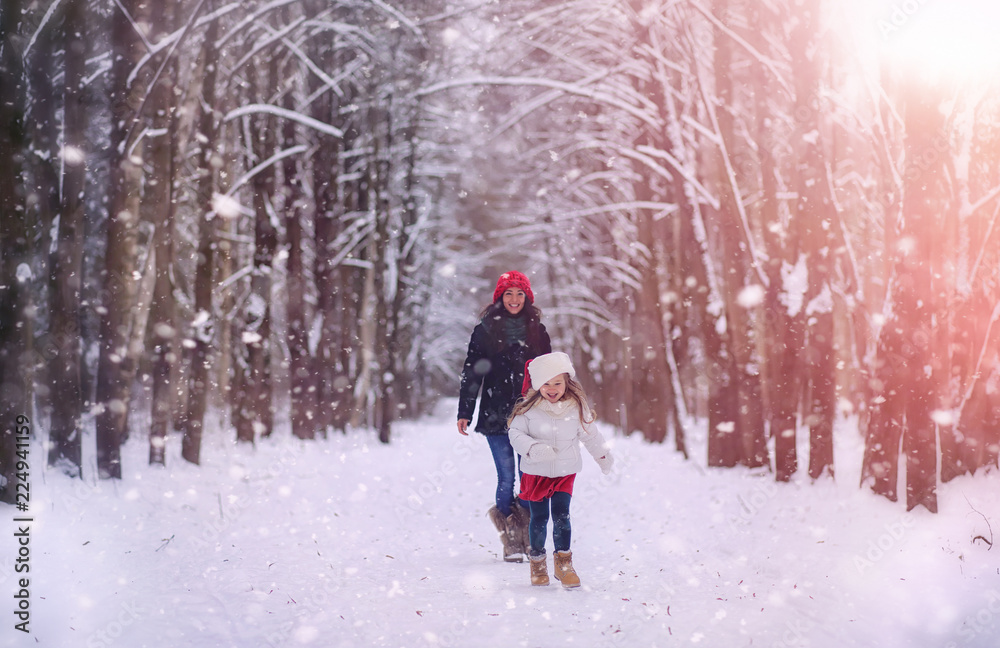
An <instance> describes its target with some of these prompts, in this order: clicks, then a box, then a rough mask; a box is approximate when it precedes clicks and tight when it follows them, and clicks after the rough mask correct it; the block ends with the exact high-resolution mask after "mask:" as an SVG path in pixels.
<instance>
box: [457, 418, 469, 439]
mask: <svg viewBox="0 0 1000 648" xmlns="http://www.w3.org/2000/svg"><path fill="white" fill-rule="evenodd" d="M468 429H469V419H458V433H459V434H461V435H463V436H469V433H468V432H467V430H468Z"/></svg>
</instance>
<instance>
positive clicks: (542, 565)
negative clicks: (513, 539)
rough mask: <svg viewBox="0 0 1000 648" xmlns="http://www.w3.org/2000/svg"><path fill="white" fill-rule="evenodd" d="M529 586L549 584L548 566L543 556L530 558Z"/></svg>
mask: <svg viewBox="0 0 1000 648" xmlns="http://www.w3.org/2000/svg"><path fill="white" fill-rule="evenodd" d="M529 562H531V584H532V585H548V584H549V566H548V565H547V564H546V562H545V554H542V555H540V556H531V560H530V561H529Z"/></svg>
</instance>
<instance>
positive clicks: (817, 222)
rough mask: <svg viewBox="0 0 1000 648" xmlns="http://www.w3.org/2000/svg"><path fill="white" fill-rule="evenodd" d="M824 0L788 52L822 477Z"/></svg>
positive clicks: (828, 359)
mask: <svg viewBox="0 0 1000 648" xmlns="http://www.w3.org/2000/svg"><path fill="white" fill-rule="evenodd" d="M819 5H820V3H819V2H809V3H804V4H803V5H802V6H800V7H799V20H798V21H797V23H796V25H795V26H794V27H793V29H792V34H791V38H790V39H789V52H790V55H791V57H792V60H793V61H798V62H799V65H798V66H797V67H796V75H795V80H796V83H795V112H794V115H795V116H796V130H795V133H794V137H793V141H795V142H799V143H800V146H802V147H803V149H802V152H801V154H800V155H799V156H798V159H799V164H798V165H797V169H798V177H797V194H798V200H797V201H796V205H795V213H794V215H793V218H794V219H795V222H796V223H797V224H798V226H799V227H801V232H802V237H801V242H802V254H803V255H804V259H805V262H806V265H807V267H808V269H809V286H808V290H807V291H806V294H805V296H804V299H805V301H806V304H804V305H803V308H804V311H803V312H802V313H800V314H799V318H801V319H802V320H803V329H804V331H805V334H806V339H805V347H804V349H803V351H804V353H803V356H804V357H803V365H804V366H803V369H804V373H803V378H804V380H803V381H802V383H803V384H805V385H808V388H809V389H808V397H807V398H806V399H805V405H806V407H805V423H806V424H807V425H808V426H809V476H810V477H812V478H813V479H818V478H819V477H820V476H821V475H822V474H824V473H829V474H831V475H832V473H833V418H834V414H835V412H836V398H837V394H836V377H835V365H836V357H835V350H834V330H833V290H832V286H831V278H832V277H833V264H834V263H835V261H836V254H835V252H834V250H835V247H836V246H835V241H834V239H833V236H832V232H833V230H834V225H835V218H836V215H835V214H834V206H833V197H832V196H830V195H829V192H828V187H829V186H830V182H829V181H828V179H827V171H826V162H825V160H824V156H823V150H822V148H821V143H822V141H823V138H822V137H821V136H820V134H821V133H823V132H825V131H826V129H825V128H824V124H823V120H822V113H821V105H820V101H821V100H820V76H821V67H820V66H821V64H822V60H821V57H820V54H819V53H815V52H817V50H821V47H820V43H819V42H818V41H819V38H820V34H819V23H820V16H819V13H820V11H821V8H820V6H819Z"/></svg>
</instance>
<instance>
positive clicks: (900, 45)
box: [873, 0, 1000, 82]
mask: <svg viewBox="0 0 1000 648" xmlns="http://www.w3.org/2000/svg"><path fill="white" fill-rule="evenodd" d="M873 4H874V6H875V7H877V8H876V9H875V12H876V15H875V17H874V28H875V36H876V38H877V40H878V41H879V46H880V49H881V50H882V51H883V53H884V54H885V55H886V56H887V57H888V61H889V62H890V63H892V64H894V65H898V66H900V67H901V68H902V69H905V70H909V71H910V73H912V74H916V75H919V76H921V77H924V78H925V79H927V80H929V81H948V80H953V81H958V82H968V81H972V82H979V81H992V80H994V79H996V78H997V73H998V71H1000V47H997V39H998V34H997V28H998V26H1000V2H997V0H888V1H887V0H879V2H876V3H873Z"/></svg>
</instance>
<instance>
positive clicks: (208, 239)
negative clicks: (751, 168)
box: [181, 0, 219, 464]
mask: <svg viewBox="0 0 1000 648" xmlns="http://www.w3.org/2000/svg"><path fill="white" fill-rule="evenodd" d="M213 4H214V2H213V0H209V5H213ZM211 11H212V7H211V6H209V7H208V8H206V13H211ZM218 33H219V22H218V20H213V21H212V23H211V24H210V25H209V27H208V30H207V32H206V34H205V44H204V50H203V56H204V70H205V76H204V81H203V84H202V105H203V109H202V114H201V119H200V122H199V128H198V131H199V134H200V135H201V137H202V138H203V139H202V142H201V147H202V148H201V155H200V165H199V168H200V170H201V177H200V178H199V179H198V209H199V212H200V213H201V214H202V216H201V223H200V225H199V236H198V263H197V267H196V270H195V286H194V310H195V320H194V322H193V323H192V326H193V327H194V331H192V335H191V338H192V339H193V340H194V348H193V349H192V353H191V371H190V375H189V378H188V410H187V416H186V417H185V429H184V439H183V441H182V443H181V456H182V457H184V459H185V460H187V461H190V462H191V463H193V464H198V463H200V462H201V438H202V430H203V427H204V421H205V410H206V407H207V404H208V390H209V388H210V384H209V376H210V372H209V366H208V363H209V355H210V349H211V345H212V341H213V339H214V337H215V335H214V330H215V327H214V324H215V311H214V308H213V306H212V271H213V269H214V266H215V238H216V235H215V227H216V224H215V220H214V218H213V219H211V220H210V219H209V217H210V215H211V214H212V209H213V208H212V196H213V193H214V191H215V187H216V178H215V175H216V172H215V168H216V167H217V166H218V165H217V164H216V163H215V158H216V156H217V155H218V153H217V151H216V148H217V146H218V140H219V125H218V118H217V116H216V108H215V106H216V105H217V103H216V102H217V95H216V82H217V79H216V77H217V71H218V65H217V63H216V62H215V60H214V59H215V56H216V47H215V41H216V38H217V37H218Z"/></svg>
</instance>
